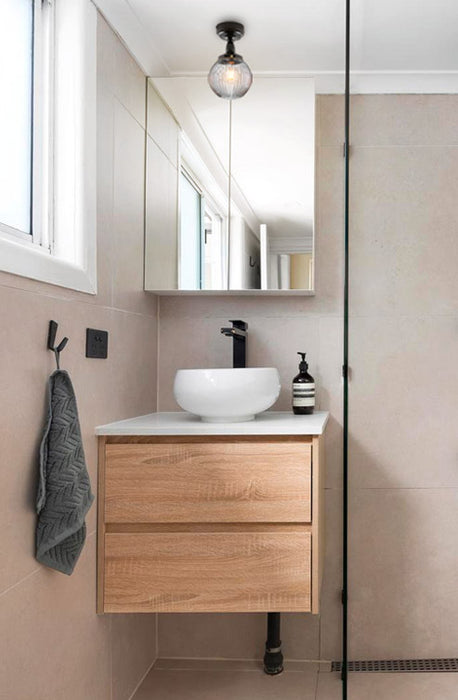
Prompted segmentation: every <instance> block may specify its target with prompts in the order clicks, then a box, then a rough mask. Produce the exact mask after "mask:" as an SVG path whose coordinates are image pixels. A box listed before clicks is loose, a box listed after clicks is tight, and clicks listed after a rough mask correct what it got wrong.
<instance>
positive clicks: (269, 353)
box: [158, 95, 458, 659]
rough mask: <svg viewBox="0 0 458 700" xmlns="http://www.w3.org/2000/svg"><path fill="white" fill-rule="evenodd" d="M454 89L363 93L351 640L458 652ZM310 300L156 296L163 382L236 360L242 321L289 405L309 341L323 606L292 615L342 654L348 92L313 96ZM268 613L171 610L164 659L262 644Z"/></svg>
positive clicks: (251, 352) (324, 649)
mask: <svg viewBox="0 0 458 700" xmlns="http://www.w3.org/2000/svg"><path fill="white" fill-rule="evenodd" d="M457 108H458V97H457V96H453V95H429V96H422V95H370V96H369V95H366V96H355V97H353V98H352V152H351V217H350V228H351V270H350V272H351V320H350V337H351V340H350V364H351V384H350V490H351V498H350V525H351V530H350V561H349V566H350V582H351V590H350V654H351V657H352V658H363V659H364V658H365V659H368V658H369V659H370V658H398V657H403V658H408V657H438V656H455V655H456V649H457V648H458V605H457V604H456V595H455V593H454V589H455V588H456V581H457V580H458V568H457V561H458V558H457V556H456V551H457V548H456V529H457V525H458V522H457V513H458V477H457V474H458V472H457V454H458V442H457V437H456V436H457V435H458V431H457V424H458V420H457V418H458V416H457V410H456V397H457V396H458V370H457V367H458V364H457V358H458V333H457V327H458V326H457V315H458V314H457V303H458V275H457V260H458V236H457V224H458V206H457V202H458V157H457V156H458V150H457V149H458V131H457V122H456V118H455V116H456V112H457ZM317 134H318V139H319V141H318V163H317V181H318V192H317V209H318V226H317V239H316V242H317V256H316V258H317V259H316V280H317V284H316V291H317V293H316V296H315V297H314V298H303V299H300V298H295V299H287V298H286V299H285V298H282V299H278V298H277V299H276V298H274V297H267V298H251V299H250V298H246V297H240V298H236V297H230V298H223V297H220V298H213V299H212V298H208V297H207V298H204V299H198V298H196V297H192V298H189V297H188V298H178V297H173V298H166V299H164V298H161V300H160V324H159V358H158V368H159V369H158V383H159V384H158V395H159V407H160V409H161V410H174V409H176V405H175V403H174V400H173V396H172V393H171V385H172V380H173V375H174V372H175V370H176V369H177V367H197V366H214V367H216V366H229V365H230V362H231V348H230V342H228V340H227V339H226V338H224V337H222V336H221V335H220V334H219V327H220V326H221V325H222V324H223V323H226V322H227V320H228V319H229V318H238V317H240V318H243V319H245V320H247V321H248V323H249V349H248V361H249V364H251V365H257V364H259V365H275V366H277V367H278V368H279V370H280V373H281V378H282V384H283V390H282V393H281V396H280V399H279V402H278V404H277V406H276V407H277V408H280V409H288V407H289V398H290V395H289V391H290V386H289V385H290V381H291V378H292V376H293V374H294V372H295V368H296V364H295V362H296V359H295V353H296V351H297V350H302V349H304V350H307V352H308V353H309V359H310V369H311V372H312V374H313V375H314V376H315V377H316V380H317V385H318V403H319V406H320V408H325V409H329V410H330V411H331V416H332V417H331V422H330V425H329V429H328V431H327V453H328V474H327V490H326V512H327V533H328V538H327V550H326V562H325V576H324V588H323V595H322V614H321V617H320V619H318V620H317V619H313V618H312V617H309V616H307V615H303V616H298V615H285V616H284V626H283V635H282V636H283V640H284V648H285V652H286V654H287V656H289V657H293V658H311V657H316V656H318V655H321V656H322V657H323V658H328V659H329V658H331V659H332V658H339V655H340V603H339V588H340V581H341V539H340V538H341V527H340V526H341V478H340V474H341V400H342V396H341V379H340V367H341V337H342V295H341V291H342V241H343V209H342V201H343V196H342V188H343V172H342V165H343V164H342V140H343V138H342V137H343V98H342V97H337V96H321V97H319V98H318V129H317ZM264 634H265V633H264V620H263V617H262V616H248V615H247V616H226V617H225V616H221V615H218V616H216V615H203V616H184V615H182V616H180V615H170V616H167V615H161V616H160V619H159V649H160V655H161V656H167V655H170V656H180V655H182V656H227V657H236V656H250V657H253V656H257V657H259V656H260V655H261V654H262V644H263V641H264Z"/></svg>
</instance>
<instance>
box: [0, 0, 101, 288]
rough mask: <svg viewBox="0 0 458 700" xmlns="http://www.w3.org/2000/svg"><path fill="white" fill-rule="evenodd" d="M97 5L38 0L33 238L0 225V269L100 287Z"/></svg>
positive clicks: (77, 0) (76, 0) (72, 0)
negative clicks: (98, 261) (97, 251)
mask: <svg viewBox="0 0 458 700" xmlns="http://www.w3.org/2000/svg"><path fill="white" fill-rule="evenodd" d="M96 30H97V10H96V8H95V6H94V5H93V4H92V2H90V0H34V101H33V158H32V160H33V163H32V168H33V176H32V183H33V184H32V236H30V235H28V234H23V235H21V234H20V233H19V234H18V235H16V232H15V231H11V232H7V231H5V228H6V227H4V226H2V227H1V230H0V269H1V270H3V271H5V272H10V273H13V274H16V275H20V276H23V277H29V278H32V279H36V280H40V281H42V282H47V283H50V284H55V285H58V286H61V287H66V288H69V289H75V290H78V291H81V292H86V293H88V294H96V293H97V260H96V247H97V240H96V238H97V225H96V55H97V45H96V41H97V34H96Z"/></svg>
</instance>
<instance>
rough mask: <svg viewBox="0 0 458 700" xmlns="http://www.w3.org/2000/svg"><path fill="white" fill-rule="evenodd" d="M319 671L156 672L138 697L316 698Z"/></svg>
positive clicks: (166, 699) (202, 699)
mask: <svg viewBox="0 0 458 700" xmlns="http://www.w3.org/2000/svg"><path fill="white" fill-rule="evenodd" d="M316 683H317V674H316V673H310V672H308V673H307V672H303V673H301V672H299V673H282V674H280V675H279V676H267V675H266V674H265V673H263V672H262V671H255V672H253V671H245V672H244V671H239V672H237V671H234V672H233V671H200V670H199V671H182V672H180V671H155V670H154V669H153V670H152V671H151V672H150V673H149V674H148V676H147V678H146V679H145V681H144V683H143V684H142V686H141V688H140V689H139V690H138V691H137V693H136V694H135V698H134V700H234V699H235V698H236V699H237V700H255V699H256V698H259V699H260V700H261V698H262V700H315V689H316Z"/></svg>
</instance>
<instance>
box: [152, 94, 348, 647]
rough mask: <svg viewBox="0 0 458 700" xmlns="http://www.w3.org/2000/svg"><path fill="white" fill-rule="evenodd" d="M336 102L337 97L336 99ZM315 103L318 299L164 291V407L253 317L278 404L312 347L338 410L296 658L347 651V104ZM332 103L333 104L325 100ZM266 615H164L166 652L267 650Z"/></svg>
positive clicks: (225, 353) (288, 620)
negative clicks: (324, 536)
mask: <svg viewBox="0 0 458 700" xmlns="http://www.w3.org/2000/svg"><path fill="white" fill-rule="evenodd" d="M333 106H334V105H333ZM321 107H322V101H321V99H320V100H319V102H318V110H317V120H318V123H317V137H318V139H319V141H318V153H317V156H318V163H317V217H318V235H317V239H316V281H317V282H316V289H317V294H316V296H315V297H294V298H291V297H290V298H285V297H283V298H279V297H272V296H269V297H252V298H250V297H221V296H220V297H213V298H211V297H203V298H198V297H181V298H180V297H167V298H165V297H161V299H160V323H159V358H158V396H159V410H177V405H176V404H175V401H174V399H173V395H172V391H171V388H172V383H173V377H174V374H175V371H176V369H177V368H178V367H199V366H201V367H229V366H230V363H231V361H232V348H231V342H230V341H229V340H228V338H226V337H224V336H222V335H221V334H220V330H219V329H220V327H221V326H222V325H227V321H228V319H231V318H242V319H243V320H245V321H248V325H249V337H248V364H249V365H251V366H256V365H258V366H270V365H273V366H275V367H278V369H279V371H280V375H281V380H282V392H281V395H280V398H279V400H278V402H277V404H276V406H275V407H274V408H276V409H278V410H288V409H289V407H290V402H291V386H290V385H291V380H292V378H293V376H294V375H295V374H296V373H297V365H298V356H297V355H296V352H297V351H299V350H300V351H306V352H307V353H308V359H309V362H310V372H311V373H312V375H313V376H314V377H315V379H316V382H317V386H318V391H317V401H318V406H319V408H321V409H326V410H330V411H331V414H332V417H331V421H330V423H329V427H328V431H327V477H326V486H327V508H328V511H329V522H330V527H329V528H328V543H327V552H328V554H327V562H326V576H325V585H324V590H323V613H322V615H321V617H320V618H317V617H314V616H311V615H305V614H304V615H294V614H290V615H284V616H283V633H282V636H283V640H284V652H285V654H286V655H287V656H288V657H289V658H296V659H303V658H309V659H310V658H318V657H319V656H320V655H321V656H323V657H324V658H335V657H337V656H338V655H339V650H340V605H339V590H340V587H341V580H340V563H339V562H340V559H339V544H340V538H341V535H340V532H341V527H340V525H341V523H340V515H339V513H340V502H341V478H340V471H341V401H342V399H341V390H342V382H341V364H342V346H341V339H342V293H341V292H342V250H343V246H342V240H343V239H342V222H343V159H342V134H343V104H342V103H338V104H337V105H335V109H334V112H333V116H332V119H331V120H330V119H329V115H328V114H327V113H326V112H325V113H323V110H322V109H321ZM325 107H326V102H325ZM264 642H265V616H264V615H160V616H159V651H160V655H161V656H195V657H198V656H207V657H208V656H219V657H232V658H234V657H251V658H253V657H257V658H259V657H261V656H262V655H263V653H264V649H263V645H264Z"/></svg>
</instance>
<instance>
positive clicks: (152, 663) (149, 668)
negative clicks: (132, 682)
mask: <svg viewBox="0 0 458 700" xmlns="http://www.w3.org/2000/svg"><path fill="white" fill-rule="evenodd" d="M155 663H156V659H153V661H152V662H151V663H150V665H149V666H148V668H147V669H146V671H145V673H144V674H143V675H142V677H141V678H140V680H139V681H138V683H137V685H136V686H135V688H134V691H133V693H132V695H129V697H128V699H127V700H134V697H135V694H136V693H137V690H139V688H140V686H141V685H142V683H143V681H144V680H145V678H146V676H147V675H148V673H149V672H150V671H152V669H153V666H154V664H155Z"/></svg>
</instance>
